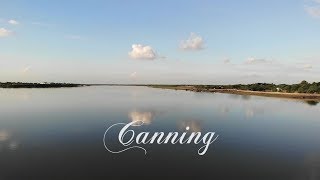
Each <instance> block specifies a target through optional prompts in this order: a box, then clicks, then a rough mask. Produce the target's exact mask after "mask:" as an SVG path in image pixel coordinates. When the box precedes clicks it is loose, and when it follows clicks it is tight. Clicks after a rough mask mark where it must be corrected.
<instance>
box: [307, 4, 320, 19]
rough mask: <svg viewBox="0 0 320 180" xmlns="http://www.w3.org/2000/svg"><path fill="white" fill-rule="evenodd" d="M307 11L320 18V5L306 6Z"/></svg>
mask: <svg viewBox="0 0 320 180" xmlns="http://www.w3.org/2000/svg"><path fill="white" fill-rule="evenodd" d="M305 11H306V12H307V13H308V14H309V15H310V16H312V17H315V18H320V6H306V7H305Z"/></svg>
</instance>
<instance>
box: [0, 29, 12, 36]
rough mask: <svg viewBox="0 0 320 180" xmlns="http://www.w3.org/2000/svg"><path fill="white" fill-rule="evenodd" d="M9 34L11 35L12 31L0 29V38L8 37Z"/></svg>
mask: <svg viewBox="0 0 320 180" xmlns="http://www.w3.org/2000/svg"><path fill="white" fill-rule="evenodd" d="M11 34H12V31H9V30H7V29H5V28H0V38H1V37H7V36H10V35H11Z"/></svg>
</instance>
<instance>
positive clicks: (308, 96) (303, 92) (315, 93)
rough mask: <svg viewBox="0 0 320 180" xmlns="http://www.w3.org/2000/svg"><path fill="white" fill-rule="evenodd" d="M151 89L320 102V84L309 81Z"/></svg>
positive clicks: (154, 86) (168, 86)
mask: <svg viewBox="0 0 320 180" xmlns="http://www.w3.org/2000/svg"><path fill="white" fill-rule="evenodd" d="M149 87H153V88H163V89H174V90H186V91H195V92H212V93H228V94H239V95H254V96H266V97H280V98H293V99H303V100H315V101H320V82H313V83H308V82H307V81H302V82H301V83H299V84H291V85H288V84H278V85H276V84H270V83H255V84H235V85H150V86H149Z"/></svg>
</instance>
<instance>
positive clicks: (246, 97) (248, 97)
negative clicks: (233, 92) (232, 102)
mask: <svg viewBox="0 0 320 180" xmlns="http://www.w3.org/2000/svg"><path fill="white" fill-rule="evenodd" d="M241 98H242V99H244V100H249V99H250V98H251V96H249V95H241Z"/></svg>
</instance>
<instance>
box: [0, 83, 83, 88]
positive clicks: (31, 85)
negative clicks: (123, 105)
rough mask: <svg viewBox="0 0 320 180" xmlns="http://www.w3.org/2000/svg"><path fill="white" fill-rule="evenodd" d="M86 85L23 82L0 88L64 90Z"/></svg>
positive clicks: (0, 85) (5, 84)
mask: <svg viewBox="0 0 320 180" xmlns="http://www.w3.org/2000/svg"><path fill="white" fill-rule="evenodd" d="M82 86H88V85H86V84H72V83H23V82H5V83H0V88H64V87H82Z"/></svg>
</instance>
